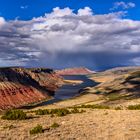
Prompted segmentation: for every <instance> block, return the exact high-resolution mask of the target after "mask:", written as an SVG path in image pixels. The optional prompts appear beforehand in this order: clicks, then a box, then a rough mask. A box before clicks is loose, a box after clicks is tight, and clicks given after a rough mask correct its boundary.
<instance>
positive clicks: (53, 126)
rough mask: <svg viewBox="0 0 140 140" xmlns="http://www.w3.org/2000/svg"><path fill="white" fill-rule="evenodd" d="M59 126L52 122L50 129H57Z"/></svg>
mask: <svg viewBox="0 0 140 140" xmlns="http://www.w3.org/2000/svg"><path fill="white" fill-rule="evenodd" d="M59 126H60V125H59V124H58V123H55V122H54V123H53V124H52V125H51V126H50V127H51V128H57V127H59Z"/></svg>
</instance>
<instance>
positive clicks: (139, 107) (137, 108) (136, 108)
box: [127, 104, 140, 110]
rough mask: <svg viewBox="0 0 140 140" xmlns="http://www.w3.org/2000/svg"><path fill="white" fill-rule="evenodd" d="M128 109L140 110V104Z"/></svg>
mask: <svg viewBox="0 0 140 140" xmlns="http://www.w3.org/2000/svg"><path fill="white" fill-rule="evenodd" d="M127 108H128V109H129V110H140V104H138V105H130V106H128V107H127Z"/></svg>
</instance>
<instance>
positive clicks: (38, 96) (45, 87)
mask: <svg viewBox="0 0 140 140" xmlns="http://www.w3.org/2000/svg"><path fill="white" fill-rule="evenodd" d="M62 81H63V80H62V78H61V77H60V76H58V75H57V74H55V73H54V72H53V70H51V69H43V68H35V69H25V68H0V110H3V109H9V108H13V107H20V106H23V105H26V104H28V103H33V102H37V101H40V100H43V99H46V98H50V96H53V94H54V92H55V90H57V88H58V87H59V86H61V84H62Z"/></svg>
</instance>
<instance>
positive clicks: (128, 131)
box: [0, 109, 140, 140]
mask: <svg viewBox="0 0 140 140" xmlns="http://www.w3.org/2000/svg"><path fill="white" fill-rule="evenodd" d="M54 122H56V123H58V124H59V125H60V126H59V127H57V128H51V129H50V130H47V129H46V130H45V132H44V133H42V134H37V135H33V136H31V135H30V134H29V131H30V129H31V128H33V127H35V126H36V125H37V124H40V125H42V126H43V128H47V127H48V126H50V125H51V124H52V123H54ZM11 125H12V128H8V126H11ZM10 139H11V140H139V139H140V111H136V110H134V111H131V110H99V109H97V110H93V109H86V112H84V113H80V114H70V115H67V116H63V117H51V116H48V115H44V116H38V117H37V118H33V119H30V120H24V121H5V120H0V140H10Z"/></svg>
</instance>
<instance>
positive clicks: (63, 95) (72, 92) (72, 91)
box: [54, 75, 96, 100]
mask: <svg viewBox="0 0 140 140" xmlns="http://www.w3.org/2000/svg"><path fill="white" fill-rule="evenodd" d="M63 78H64V79H65V80H80V81H83V83H81V84H76V85H72V84H69V85H68V84H67V85H63V86H62V87H61V88H59V89H58V90H57V91H56V92H55V96H54V98H55V99H60V100H63V99H69V98H72V97H75V96H77V95H79V94H80V92H79V91H80V90H81V89H83V88H85V87H93V86H95V85H96V83H95V82H94V81H92V80H90V79H88V77H87V76H86V75H69V76H63Z"/></svg>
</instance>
